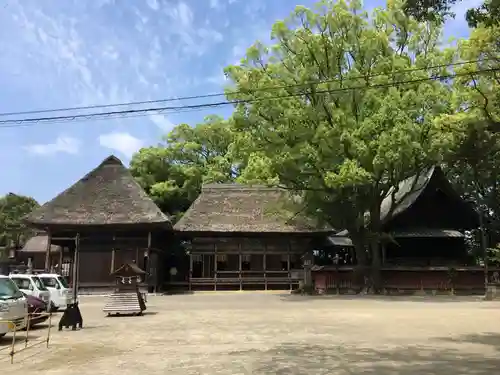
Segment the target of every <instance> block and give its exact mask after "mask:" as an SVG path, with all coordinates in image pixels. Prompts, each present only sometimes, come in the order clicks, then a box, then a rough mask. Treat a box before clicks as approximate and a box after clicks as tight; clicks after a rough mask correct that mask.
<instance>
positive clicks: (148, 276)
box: [145, 232, 155, 293]
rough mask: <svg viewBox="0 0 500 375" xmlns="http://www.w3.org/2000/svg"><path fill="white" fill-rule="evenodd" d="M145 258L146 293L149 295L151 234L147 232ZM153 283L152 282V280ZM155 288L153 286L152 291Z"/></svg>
mask: <svg viewBox="0 0 500 375" xmlns="http://www.w3.org/2000/svg"><path fill="white" fill-rule="evenodd" d="M146 257H147V259H148V264H147V267H146V268H147V269H146V270H145V271H146V285H147V288H148V293H149V283H150V281H151V277H150V276H151V275H150V273H151V232H148V247H147V249H146ZM153 281H154V280H153ZM154 288H155V286H153V291H154Z"/></svg>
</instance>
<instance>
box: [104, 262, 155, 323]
mask: <svg viewBox="0 0 500 375" xmlns="http://www.w3.org/2000/svg"><path fill="white" fill-rule="evenodd" d="M112 275H113V276H114V277H115V278H116V289H115V291H114V293H113V294H111V295H110V296H109V297H108V302H107V303H106V305H105V306H104V309H103V311H104V312H105V313H107V314H108V315H113V314H116V315H121V314H133V315H140V314H142V312H143V311H144V310H146V302H145V301H144V297H143V295H142V293H141V292H140V290H139V283H140V282H141V280H142V278H143V277H144V275H146V272H144V271H143V270H141V269H140V268H139V267H138V266H137V264H135V263H133V262H132V263H126V264H124V265H123V266H121V267H120V268H118V269H117V270H116V271H114V272H113V273H112Z"/></svg>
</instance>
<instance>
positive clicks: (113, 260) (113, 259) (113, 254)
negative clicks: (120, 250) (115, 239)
mask: <svg viewBox="0 0 500 375" xmlns="http://www.w3.org/2000/svg"><path fill="white" fill-rule="evenodd" d="M115 258H116V250H115V248H113V249H111V264H110V270H109V273H113V272H114V270H115Z"/></svg>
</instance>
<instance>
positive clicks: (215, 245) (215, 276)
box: [214, 242, 218, 290]
mask: <svg viewBox="0 0 500 375" xmlns="http://www.w3.org/2000/svg"><path fill="white" fill-rule="evenodd" d="M217 255H218V254H217V244H216V243H215V242H214V290H217Z"/></svg>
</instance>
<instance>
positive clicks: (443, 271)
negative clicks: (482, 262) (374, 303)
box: [313, 267, 500, 294]
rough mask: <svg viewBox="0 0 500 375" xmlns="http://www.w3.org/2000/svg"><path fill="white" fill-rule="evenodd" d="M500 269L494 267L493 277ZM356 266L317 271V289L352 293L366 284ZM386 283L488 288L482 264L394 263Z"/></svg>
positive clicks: (385, 272) (402, 287) (396, 288)
mask: <svg viewBox="0 0 500 375" xmlns="http://www.w3.org/2000/svg"><path fill="white" fill-rule="evenodd" d="M499 271H500V270H499V269H490V270H489V278H490V279H491V277H492V275H493V274H494V273H495V272H499ZM354 276H355V275H354V270H353V268H343V267H339V268H338V269H328V268H326V267H325V268H323V269H319V270H316V271H313V280H314V286H315V289H316V291H318V292H319V293H329V292H334V293H349V292H357V291H359V290H360V289H361V288H362V285H360V283H359V281H357V280H356V278H355V277H354ZM381 277H382V287H383V288H384V289H385V291H386V292H388V293H390V292H403V291H408V292H412V291H415V292H416V291H429V292H435V293H439V292H451V291H454V292H463V293H467V294H472V293H483V292H484V279H485V275H484V270H483V269H482V268H480V267H463V268H455V269H451V268H448V267H394V268H384V269H382V271H381Z"/></svg>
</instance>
